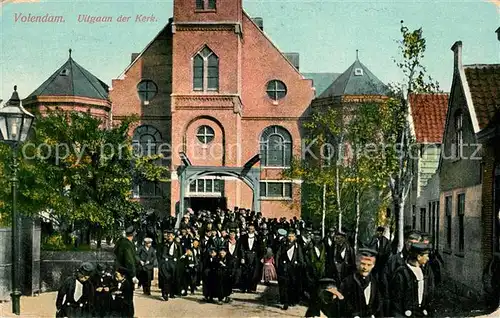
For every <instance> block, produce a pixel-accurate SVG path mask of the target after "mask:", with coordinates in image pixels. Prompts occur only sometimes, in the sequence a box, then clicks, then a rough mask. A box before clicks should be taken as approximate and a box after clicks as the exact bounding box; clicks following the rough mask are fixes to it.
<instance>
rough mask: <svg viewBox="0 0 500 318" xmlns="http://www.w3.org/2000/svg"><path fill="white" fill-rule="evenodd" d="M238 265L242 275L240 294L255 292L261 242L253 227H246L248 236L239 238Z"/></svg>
mask: <svg viewBox="0 0 500 318" xmlns="http://www.w3.org/2000/svg"><path fill="white" fill-rule="evenodd" d="M239 243H240V255H241V257H240V263H241V275H242V285H243V286H242V292H244V293H245V292H255V291H256V290H257V284H258V281H259V280H260V277H259V273H260V271H259V269H260V265H261V263H260V259H261V258H262V255H261V252H262V247H261V241H260V238H259V236H258V235H257V233H255V225H254V224H249V225H248V234H245V235H243V236H241V238H240V240H239Z"/></svg>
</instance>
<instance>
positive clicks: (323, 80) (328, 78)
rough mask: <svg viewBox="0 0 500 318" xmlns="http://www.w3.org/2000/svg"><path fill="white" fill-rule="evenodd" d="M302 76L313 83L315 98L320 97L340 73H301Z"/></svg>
mask: <svg viewBox="0 0 500 318" xmlns="http://www.w3.org/2000/svg"><path fill="white" fill-rule="evenodd" d="M302 75H303V76H304V77H305V78H306V79H311V80H312V81H313V86H314V88H315V89H316V96H320V95H321V94H322V93H323V92H324V91H325V90H326V89H327V88H328V87H329V86H330V85H331V84H332V83H333V81H335V80H336V79H337V77H339V76H340V73H302Z"/></svg>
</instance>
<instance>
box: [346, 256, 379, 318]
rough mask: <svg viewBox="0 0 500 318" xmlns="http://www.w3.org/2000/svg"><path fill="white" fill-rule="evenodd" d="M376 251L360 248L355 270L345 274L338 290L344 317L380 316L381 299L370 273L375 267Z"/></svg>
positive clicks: (375, 281)
mask: <svg viewBox="0 0 500 318" xmlns="http://www.w3.org/2000/svg"><path fill="white" fill-rule="evenodd" d="M376 255H377V251H375V250H372V249H360V250H359V254H358V256H357V271H356V272H355V273H353V274H351V275H349V276H347V277H346V278H345V279H344V280H343V281H342V284H341V285H340V288H339V291H340V293H341V294H342V295H343V296H344V306H343V307H344V313H343V316H345V317H382V316H383V301H382V294H381V292H380V289H379V285H378V281H377V279H376V277H375V276H373V275H372V274H371V272H372V270H373V268H374V267H375V259H376Z"/></svg>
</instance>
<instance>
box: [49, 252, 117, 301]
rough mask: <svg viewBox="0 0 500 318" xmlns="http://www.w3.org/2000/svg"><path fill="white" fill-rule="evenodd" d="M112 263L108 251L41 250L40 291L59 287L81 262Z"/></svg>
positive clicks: (110, 254)
mask: <svg viewBox="0 0 500 318" xmlns="http://www.w3.org/2000/svg"><path fill="white" fill-rule="evenodd" d="M83 262H90V263H93V264H97V263H108V264H109V263H113V262H114V255H113V253H112V252H110V251H42V252H41V262H40V280H41V290H42V292H48V291H54V290H57V289H59V287H60V286H61V284H62V282H63V281H64V279H66V278H67V277H68V276H71V275H72V274H73V273H74V271H75V270H76V269H77V268H78V267H79V266H80V265H81V264H82V263H83Z"/></svg>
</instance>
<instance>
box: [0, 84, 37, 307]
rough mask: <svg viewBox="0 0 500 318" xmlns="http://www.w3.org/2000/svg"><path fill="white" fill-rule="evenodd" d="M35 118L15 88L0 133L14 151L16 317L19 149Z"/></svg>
mask: <svg viewBox="0 0 500 318" xmlns="http://www.w3.org/2000/svg"><path fill="white" fill-rule="evenodd" d="M34 119H35V116H33V115H32V114H30V113H29V112H27V111H26V110H25V109H24V108H23V106H22V105H21V101H20V100H19V95H18V94H17V86H14V92H13V93H12V97H11V98H10V99H9V100H8V101H7V103H5V104H4V106H3V107H2V108H0V133H1V137H2V139H0V140H1V141H3V142H4V143H7V144H9V145H10V146H11V147H12V149H13V155H12V176H11V179H10V182H11V186H12V235H11V236H12V294H11V297H12V312H13V313H14V314H16V315H20V313H21V305H20V299H21V290H20V288H19V281H20V275H19V269H20V268H21V219H20V215H18V213H17V209H16V204H17V184H18V182H19V180H18V179H17V170H18V168H19V164H18V163H17V153H18V152H17V150H18V149H17V148H18V146H19V144H20V143H22V142H24V141H25V140H26V138H27V137H28V133H29V131H30V129H31V125H32V124H33V120H34Z"/></svg>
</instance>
